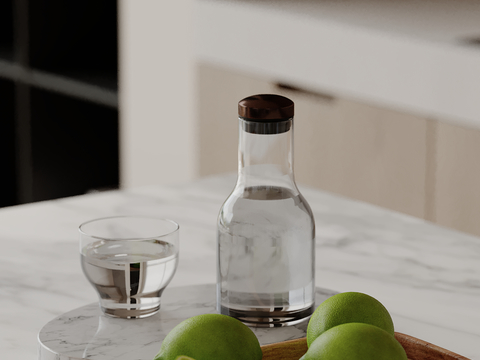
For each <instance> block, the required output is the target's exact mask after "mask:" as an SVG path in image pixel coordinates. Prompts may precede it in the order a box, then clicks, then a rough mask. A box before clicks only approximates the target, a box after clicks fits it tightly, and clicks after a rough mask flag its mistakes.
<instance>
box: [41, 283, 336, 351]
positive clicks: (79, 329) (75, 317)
mask: <svg viewBox="0 0 480 360" xmlns="http://www.w3.org/2000/svg"><path fill="white" fill-rule="evenodd" d="M333 293H334V292H332V291H328V290H324V289H317V293H316V302H317V303H320V302H321V301H323V300H325V299H326V298H328V297H329V296H331V295H332V294H333ZM162 298H163V301H162V308H161V310H160V312H159V313H157V314H156V315H154V316H151V317H148V318H145V319H133V320H126V319H115V318H111V317H107V316H104V315H102V313H101V311H100V310H99V307H98V305H97V304H96V303H93V304H89V305H87V306H83V307H81V308H79V309H75V310H73V311H70V312H68V313H66V314H63V315H61V316H59V317H57V318H56V319H54V320H52V321H51V322H49V323H48V324H46V325H45V327H44V328H43V329H42V330H41V331H40V334H39V343H40V350H39V359H40V360H73V359H92V360H95V359H97V360H152V359H153V358H154V356H155V355H156V354H157V353H158V351H159V349H160V345H161V343H162V340H163V339H164V338H165V336H166V335H167V334H168V332H169V331H170V330H172V329H173V328H174V327H175V326H176V325H177V324H179V323H180V322H181V321H183V320H185V319H188V318H189V317H192V316H196V315H200V314H209V313H216V310H215V307H216V305H215V285H214V284H205V285H194V286H184V287H176V288H173V289H168V288H167V290H165V293H164V295H163V296H162ZM307 324H308V320H306V321H304V322H302V323H300V324H298V325H296V326H291V327H283V328H274V329H261V328H252V330H253V331H254V333H255V334H256V335H257V337H258V339H259V342H260V344H261V345H265V344H270V343H273V342H278V341H285V340H291V339H297V338H300V337H304V336H305V334H306V328H307Z"/></svg>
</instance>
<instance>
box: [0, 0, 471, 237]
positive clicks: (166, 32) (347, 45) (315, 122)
mask: <svg viewBox="0 0 480 360" xmlns="http://www.w3.org/2000/svg"><path fill="white" fill-rule="evenodd" d="M266 92H268V93H279V94H283V95H286V96H288V97H290V98H291V99H292V100H294V102H295V106H296V115H295V154H294V155H295V174H296V180H297V183H298V184H299V185H300V186H314V187H317V188H320V189H323V190H325V191H330V192H334V193H337V194H340V195H343V196H347V197H350V198H353V199H358V200H361V201H366V202H369V203H372V204H375V205H379V206H382V207H386V208H389V209H392V210H395V211H399V212H401V213H404V214H407V215H412V216H415V217H419V218H423V219H426V220H428V221H432V222H435V223H437V224H440V225H443V226H447V227H452V228H455V229H458V230H461V231H464V232H468V233H471V234H475V235H480V221H479V220H478V219H479V214H480V130H479V129H480V2H479V1H474V0H458V1H453V0H438V1H425V0H419V1H413V0H404V1H399V0H398V1H394V0H386V1H374V0H357V1H353V0H350V1H333V0H331V1H327V0H297V1H294V0H288V1H287V0H257V1H253V0H176V1H173V0H162V1H158V0H118V1H115V0H102V1H94V0H88V1H87V0H84V1H82V2H74V1H61V0H4V1H2V2H1V3H0V169H1V170H0V171H1V176H0V179H1V180H0V206H2V207H4V206H11V205H16V204H22V203H29V202H35V201H41V200H47V199H56V198H60V197H65V196H72V195H80V194H84V193H88V192H92V191H102V190H107V189H115V188H129V187H136V186H145V185H158V184H174V183H178V182H184V181H191V180H194V179H197V178H200V177H203V176H210V175H214V174H220V173H225V172H235V171H236V169H237V136H238V130H237V102H238V101H239V100H240V99H242V98H244V97H246V96H248V95H252V94H255V93H266ZM232 187H233V184H232Z"/></svg>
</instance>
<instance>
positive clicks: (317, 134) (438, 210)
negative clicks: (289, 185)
mask: <svg viewBox="0 0 480 360" xmlns="http://www.w3.org/2000/svg"><path fill="white" fill-rule="evenodd" d="M197 72H198V79H199V85H198V86H199V88H198V96H199V106H200V112H199V122H200V127H199V129H200V130H199V132H200V155H199V156H200V161H199V164H200V174H201V175H209V174H215V173H220V172H225V171H232V172H233V171H236V161H237V141H238V140H237V136H238V129H237V120H236V119H237V118H236V114H237V108H236V105H237V102H238V100H240V99H241V98H243V97H245V96H248V95H251V94H254V93H261V92H274V93H279V94H284V95H286V96H288V97H290V98H291V99H292V100H294V102H295V107H296V110H295V135H294V136H295V143H294V156H295V160H294V161H295V174H296V179H297V182H298V183H299V184H305V185H310V186H314V187H318V188H321V189H323V190H326V191H331V192H334V193H337V194H340V195H344V196H347V197H350V198H353V199H358V200H362V201H366V202H369V203H372V204H375V205H379V206H382V207H386V208H389V209H392V210H395V211H399V212H403V213H405V214H409V215H413V216H416V217H419V218H423V219H426V220H429V221H433V222H437V223H438V224H441V225H445V226H448V227H452V228H455V229H457V230H460V231H465V232H469V233H472V234H475V235H480V225H479V224H480V221H478V214H479V213H480V160H479V157H478V154H479V153H480V130H477V129H473V128H465V127H461V126H458V125H451V124H449V123H446V122H444V121H440V120H437V119H427V118H422V117H420V116H416V115H413V114H408V113H404V112H400V111H394V110H391V109H386V108H383V107H380V106H374V105H371V104H365V103H361V102H358V101H352V100H348V99H344V98H337V97H333V96H331V95H329V94H319V93H312V92H309V91H305V90H298V89H294V88H293V89H292V88H290V89H289V88H288V87H285V86H278V84H276V83H275V82H274V81H272V79H260V78H259V77H258V76H251V75H245V74H238V73H234V72H232V71H230V70H227V69H221V68H218V67H215V66H211V65H207V64H199V65H198V66H197Z"/></svg>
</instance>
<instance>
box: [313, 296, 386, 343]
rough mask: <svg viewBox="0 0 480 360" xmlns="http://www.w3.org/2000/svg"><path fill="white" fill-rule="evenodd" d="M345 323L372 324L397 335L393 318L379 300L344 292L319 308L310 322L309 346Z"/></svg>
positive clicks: (330, 298) (329, 299)
mask: <svg viewBox="0 0 480 360" xmlns="http://www.w3.org/2000/svg"><path fill="white" fill-rule="evenodd" d="M345 323H365V324H371V325H375V326H378V327H379V328H381V329H383V330H385V331H387V332H388V333H389V334H390V335H392V336H393V335H395V331H394V328H393V321H392V318H391V316H390V314H389V313H388V311H387V309H386V308H385V307H384V306H383V305H382V304H381V303H380V302H379V301H378V300H377V299H375V298H373V297H371V296H369V295H367V294H363V293H358V292H344V293H340V294H336V295H334V296H331V297H329V298H328V299H327V300H325V301H324V302H322V303H321V304H320V305H319V306H318V307H317V309H316V310H315V312H314V313H313V315H312V317H311V318H310V320H309V322H308V328H307V345H308V346H310V345H311V344H312V343H313V341H314V340H315V339H316V338H317V337H319V336H320V335H321V334H322V333H324V332H325V331H327V330H329V329H331V328H333V327H335V326H337V325H341V324H345Z"/></svg>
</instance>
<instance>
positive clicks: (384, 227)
mask: <svg viewBox="0 0 480 360" xmlns="http://www.w3.org/2000/svg"><path fill="white" fill-rule="evenodd" d="M234 181H235V175H228V176H222V177H214V178H209V179H203V180H200V181H197V182H195V183H191V184H180V185H175V186H161V187H160V186H159V187H150V188H141V189H136V190H130V191H112V192H105V193H97V194H91V195H85V196H80V197H73V198H66V199H61V200H56V201H48V202H42V203H35V204H29V205H22V206H17V207H11V208H3V209H0V244H1V247H2V250H3V251H2V252H1V253H0V274H1V275H0V302H1V307H0V334H1V336H0V349H1V354H2V358H4V359H22V360H25V359H36V358H37V356H38V346H39V345H38V341H37V334H38V333H39V331H40V330H41V329H42V328H43V327H44V325H45V324H47V323H48V322H50V321H51V320H52V319H54V318H56V317H57V316H59V315H61V314H63V313H66V312H69V311H72V310H74V309H76V308H80V307H82V306H86V305H88V304H90V303H92V302H95V301H96V294H95V293H94V291H93V289H92V288H91V287H90V285H89V284H88V283H87V281H86V280H85V278H84V277H83V275H82V272H81V269H80V264H79V255H78V239H77V226H78V225H79V224H80V223H82V222H84V221H86V220H89V219H92V218H97V217H101V216H108V215H114V214H141V215H155V216H162V217H169V218H172V219H174V220H176V221H177V222H178V223H179V224H180V226H181V230H180V242H181V245H180V251H181V258H180V264H179V267H178V270H177V273H176V275H175V278H174V279H173V281H172V283H171V284H170V287H172V288H173V287H177V286H184V285H196V284H205V283H214V282H215V280H216V273H215V224H216V217H217V214H218V210H219V208H220V206H221V204H222V202H223V200H224V199H225V198H226V197H227V195H228V194H229V192H230V191H231V189H232V188H233V185H234ZM300 188H301V190H302V193H303V194H304V195H305V197H306V199H307V200H308V202H309V203H310V205H311V207H312V210H313V212H314V215H315V219H316V225H317V247H316V251H317V253H316V256H317V265H316V285H317V286H319V287H323V288H327V289H332V290H336V291H362V292H366V293H368V294H370V295H372V296H374V297H376V298H378V299H379V300H380V301H381V302H383V303H384V305H385V306H386V307H387V308H388V309H389V311H390V313H391V314H392V317H393V319H394V322H395V326H396V330H397V331H400V332H403V333H406V334H409V335H412V336H415V337H418V338H421V339H423V340H426V341H429V342H432V343H434V344H436V345H439V346H442V347H444V348H447V349H449V350H452V351H455V352H457V353H459V354H461V355H464V356H467V357H470V358H472V359H480V346H478V344H479V340H480V325H479V324H480V239H479V238H477V237H474V236H469V235H465V234H462V233H459V232H456V231H452V230H448V229H444V228H440V227H437V226H435V225H432V224H429V223H426V222H424V221H422V220H418V219H415V218H412V217H409V216H405V215H402V214H398V213H394V212H390V211H387V210H384V209H380V208H378V207H374V206H371V205H368V204H364V203H359V202H355V201H351V200H347V199H344V198H341V197H337V196H334V195H332V194H328V193H324V192H321V191H318V190H313V189H309V188H305V187H300Z"/></svg>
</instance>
